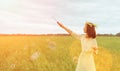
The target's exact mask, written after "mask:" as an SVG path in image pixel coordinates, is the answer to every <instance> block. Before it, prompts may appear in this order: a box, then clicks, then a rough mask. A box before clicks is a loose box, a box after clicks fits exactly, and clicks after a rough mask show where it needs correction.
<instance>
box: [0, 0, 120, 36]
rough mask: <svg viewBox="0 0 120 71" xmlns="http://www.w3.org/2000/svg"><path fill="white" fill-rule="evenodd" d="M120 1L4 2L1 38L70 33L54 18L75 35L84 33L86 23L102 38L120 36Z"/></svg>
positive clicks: (0, 0) (0, 13) (1, 3)
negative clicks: (94, 27) (103, 36)
mask: <svg viewBox="0 0 120 71" xmlns="http://www.w3.org/2000/svg"><path fill="white" fill-rule="evenodd" d="M119 3H120V1H119V0H0V33H1V34H56V33H67V32H66V31H64V30H63V29H62V28H60V27H59V26H58V25H57V23H56V21H55V20H54V18H56V19H57V20H58V21H60V22H61V23H62V24H64V25H65V26H66V27H68V28H69V29H71V30H72V31H74V32H76V33H78V34H81V33H83V27H84V23H85V22H86V21H89V22H92V23H94V24H96V25H97V27H96V31H97V33H101V34H107V33H108V34H116V33H118V32H120V24H119V22H120V8H119V7H120V4H119Z"/></svg>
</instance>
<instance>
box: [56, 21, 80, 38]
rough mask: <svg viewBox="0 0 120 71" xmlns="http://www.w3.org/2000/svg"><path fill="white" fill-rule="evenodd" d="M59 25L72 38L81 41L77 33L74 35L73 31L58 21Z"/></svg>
mask: <svg viewBox="0 0 120 71" xmlns="http://www.w3.org/2000/svg"><path fill="white" fill-rule="evenodd" d="M57 24H58V25H59V26H60V27H61V28H63V29H64V30H65V31H67V32H68V33H69V34H70V35H71V36H73V37H75V38H77V39H80V36H78V35H77V34H76V33H74V32H73V31H71V30H70V29H68V28H67V27H66V26H64V25H63V24H62V23H60V22H58V21H57Z"/></svg>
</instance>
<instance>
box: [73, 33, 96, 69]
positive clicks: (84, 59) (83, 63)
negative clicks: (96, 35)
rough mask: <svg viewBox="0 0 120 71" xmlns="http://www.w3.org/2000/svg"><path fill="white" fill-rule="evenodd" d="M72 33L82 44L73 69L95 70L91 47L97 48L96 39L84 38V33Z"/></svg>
mask: <svg viewBox="0 0 120 71" xmlns="http://www.w3.org/2000/svg"><path fill="white" fill-rule="evenodd" d="M72 35H73V36H74V37H76V38H77V39H79V40H80V41H81V46H82V51H81V53H80V56H79V59H78V63H77V67H76V70H75V71H96V68H95V63H94V57H93V47H94V48H97V42H96V39H92V38H86V37H85V36H84V35H83V36H78V35H77V34H75V33H73V34H72Z"/></svg>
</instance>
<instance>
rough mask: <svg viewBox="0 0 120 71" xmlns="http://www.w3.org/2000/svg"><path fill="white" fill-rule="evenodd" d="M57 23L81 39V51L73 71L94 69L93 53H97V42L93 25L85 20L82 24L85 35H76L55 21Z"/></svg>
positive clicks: (94, 70) (90, 70) (91, 70)
mask: <svg viewBox="0 0 120 71" xmlns="http://www.w3.org/2000/svg"><path fill="white" fill-rule="evenodd" d="M57 24H58V25H59V26H60V27H61V28H63V29H64V30H66V31H67V32H68V33H69V34H71V35H72V36H74V37H75V38H77V39H79V40H80V41H81V46H82V52H81V54H80V56H79V59H78V63H77V67H76V70H75V71H96V68H95V63H94V57H93V54H97V51H98V49H97V42H96V39H95V38H96V31H95V25H94V24H93V23H91V22H86V23H85V26H84V33H85V35H81V36H79V35H77V34H76V33H74V32H73V31H71V30H70V29H68V28H67V27H65V26H64V25H63V24H61V23H60V22H58V21H57Z"/></svg>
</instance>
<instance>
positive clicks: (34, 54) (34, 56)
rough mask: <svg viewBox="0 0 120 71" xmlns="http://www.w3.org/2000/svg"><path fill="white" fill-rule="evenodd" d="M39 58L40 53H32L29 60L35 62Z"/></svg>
mask: <svg viewBox="0 0 120 71" xmlns="http://www.w3.org/2000/svg"><path fill="white" fill-rule="evenodd" d="M39 57H40V53H39V52H34V53H33V54H32V55H31V57H30V59H31V60H36V59H38V58H39Z"/></svg>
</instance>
